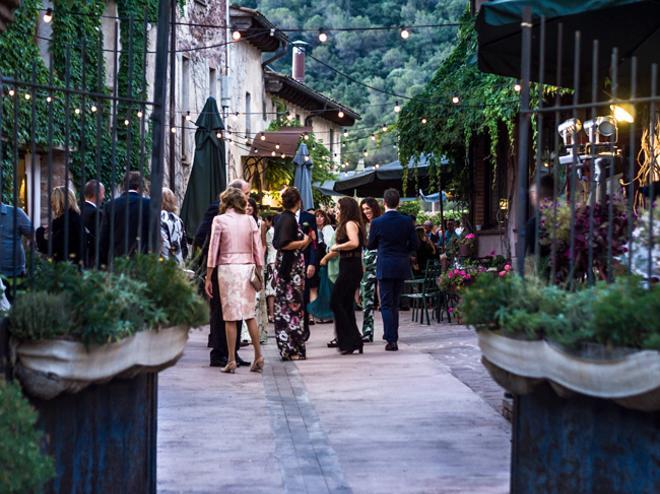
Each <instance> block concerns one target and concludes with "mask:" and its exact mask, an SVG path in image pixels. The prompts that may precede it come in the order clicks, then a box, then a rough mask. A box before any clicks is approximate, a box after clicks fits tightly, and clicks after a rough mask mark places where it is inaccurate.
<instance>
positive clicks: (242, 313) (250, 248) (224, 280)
mask: <svg viewBox="0 0 660 494" xmlns="http://www.w3.org/2000/svg"><path fill="white" fill-rule="evenodd" d="M246 205H247V200H246V198H245V196H244V195H243V192H242V191H240V190H238V189H234V188H229V189H227V190H226V191H224V192H223V193H222V195H221V196H220V214H219V215H218V216H216V217H215V218H214V219H213V227H212V230H211V240H210V243H209V255H208V261H207V265H206V266H207V270H206V285H205V288H206V293H207V295H208V296H209V298H210V297H211V295H212V286H211V276H212V275H213V269H214V268H215V267H216V266H217V268H218V284H219V286H220V301H221V303H222V315H223V318H224V320H225V322H226V326H225V328H226V332H227V349H228V352H229V355H228V357H229V358H228V359H227V365H226V366H225V367H223V368H222V372H228V373H232V374H233V373H234V371H235V370H236V351H235V349H236V337H237V336H236V333H237V328H236V325H237V322H238V321H245V322H246V323H247V326H248V331H249V332H250V339H251V340H252V346H253V347H254V362H253V363H252V367H250V370H251V371H252V372H261V371H262V369H263V367H264V358H263V356H262V355H261V347H260V345H259V330H258V328H257V322H256V319H255V316H256V313H255V307H256V294H257V292H256V290H255V288H254V286H253V285H252V283H251V281H250V278H251V276H252V273H253V272H256V273H257V275H260V273H262V272H263V264H264V261H263V254H262V247H261V238H260V233H259V228H258V227H257V223H256V222H255V221H254V218H253V217H252V216H250V215H248V214H245V209H246ZM255 268H256V269H255Z"/></svg>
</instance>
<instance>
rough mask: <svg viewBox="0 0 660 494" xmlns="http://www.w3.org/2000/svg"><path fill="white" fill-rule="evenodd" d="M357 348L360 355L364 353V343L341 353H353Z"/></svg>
mask: <svg viewBox="0 0 660 494" xmlns="http://www.w3.org/2000/svg"><path fill="white" fill-rule="evenodd" d="M355 350H357V351H358V353H359V354H360V355H362V354H363V353H364V345H360V346H358V347H355V348H353V349H352V350H342V351H341V354H342V355H351V354H353V352H354V351H355Z"/></svg>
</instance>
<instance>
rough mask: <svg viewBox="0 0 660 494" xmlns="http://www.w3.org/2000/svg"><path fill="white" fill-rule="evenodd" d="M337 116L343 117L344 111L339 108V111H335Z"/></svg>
mask: <svg viewBox="0 0 660 494" xmlns="http://www.w3.org/2000/svg"><path fill="white" fill-rule="evenodd" d="M337 116H338V117H339V118H344V112H343V111H341V110H339V112H338V113H337Z"/></svg>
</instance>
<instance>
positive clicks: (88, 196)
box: [0, 171, 188, 285]
mask: <svg viewBox="0 0 660 494" xmlns="http://www.w3.org/2000/svg"><path fill="white" fill-rule="evenodd" d="M105 192H106V191H105V186H104V185H103V183H101V182H100V181H98V180H90V181H88V182H87V183H86V184H85V186H84V189H83V200H82V201H81V202H80V203H79V202H78V199H77V197H76V194H75V192H74V191H73V190H72V189H71V188H68V187H64V186H59V187H55V188H53V189H52V191H51V193H50V211H49V217H50V221H49V225H45V226H40V227H38V228H37V229H36V231H35V230H34V227H33V224H32V221H31V220H30V218H29V216H28V215H27V214H26V213H25V211H24V210H23V209H21V208H20V207H16V206H12V205H9V204H5V203H2V202H0V247H1V249H0V276H1V277H2V278H4V279H5V283H4V284H3V285H9V284H20V282H21V280H22V279H23V278H24V276H25V274H26V255H25V249H24V242H23V240H24V241H25V242H26V243H28V244H29V243H31V242H34V245H35V247H36V250H37V251H38V252H40V253H41V254H42V255H43V256H44V257H47V258H49V259H51V260H53V261H54V262H63V261H66V262H71V263H74V264H77V265H82V266H84V267H94V266H98V267H103V266H107V265H109V264H110V263H111V262H112V260H113V259H114V258H116V257H120V256H127V255H129V256H130V255H132V254H134V253H136V252H147V250H148V243H149V242H148V239H149V218H150V214H151V212H150V207H151V201H150V199H149V197H147V196H146V195H145V185H144V178H143V176H142V174H141V173H139V172H137V171H130V172H128V173H127V174H126V175H125V177H124V181H123V187H122V193H121V194H119V195H118V196H117V197H115V198H113V199H111V200H110V201H107V202H106V201H105ZM162 198H163V200H162V211H161V218H160V219H161V221H160V225H161V228H160V234H161V239H160V240H161V242H160V243H161V245H162V249H161V255H162V256H163V257H165V258H172V259H174V260H175V261H176V262H177V263H180V264H182V263H183V261H184V259H185V257H186V255H187V248H188V244H187V241H186V236H185V231H184V227H183V222H182V221H181V218H179V217H178V216H177V213H176V212H177V199H176V196H175V194H174V193H173V192H172V191H171V190H170V189H167V188H164V189H163V191H162Z"/></svg>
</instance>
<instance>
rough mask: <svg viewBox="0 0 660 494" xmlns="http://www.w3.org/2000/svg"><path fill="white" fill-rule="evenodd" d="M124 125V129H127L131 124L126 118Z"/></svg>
mask: <svg viewBox="0 0 660 494" xmlns="http://www.w3.org/2000/svg"><path fill="white" fill-rule="evenodd" d="M124 125H125V126H126V127H128V126H129V125H131V122H130V121H129V120H128V118H127V119H126V120H124Z"/></svg>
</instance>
